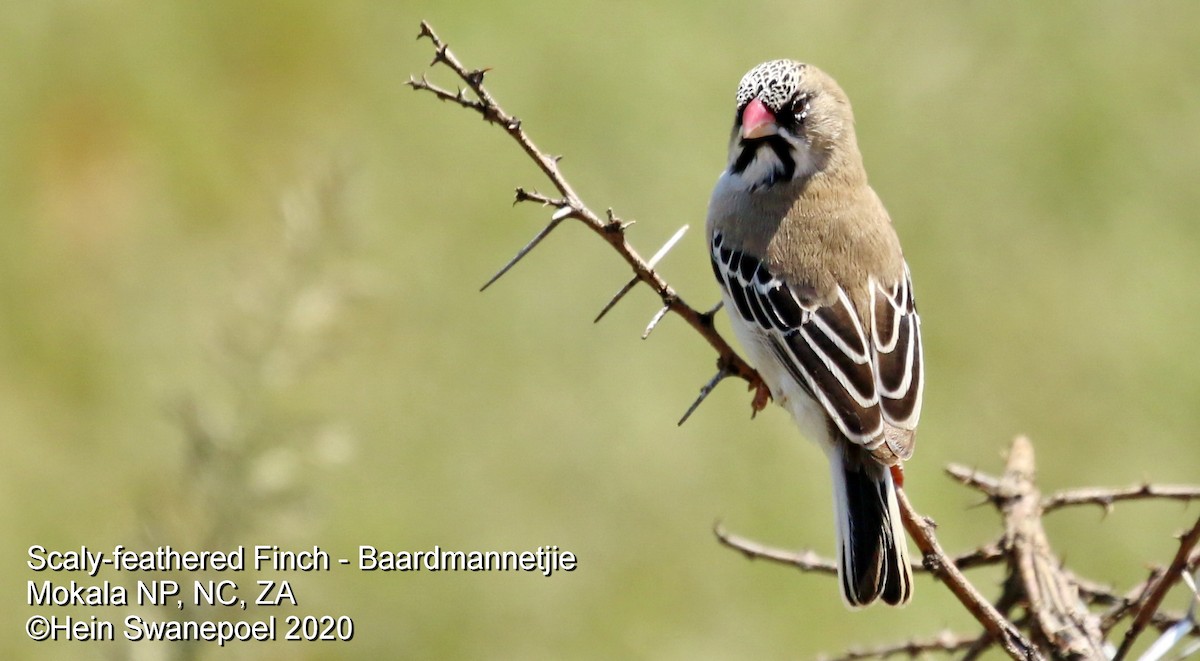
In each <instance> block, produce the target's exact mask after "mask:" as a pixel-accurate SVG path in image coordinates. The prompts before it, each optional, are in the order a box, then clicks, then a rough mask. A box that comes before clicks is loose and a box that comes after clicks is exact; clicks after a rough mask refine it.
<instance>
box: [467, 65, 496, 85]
mask: <svg viewBox="0 0 1200 661" xmlns="http://www.w3.org/2000/svg"><path fill="white" fill-rule="evenodd" d="M491 70H492V69H491V67H484V68H482V69H476V70H474V71H468V72H467V74H466V75H465V76H464V78H466V79H467V82H468V83H470V84H471V86H472V87H479V86H480V85H483V77H484V75H485V74H487V72H489V71H491Z"/></svg>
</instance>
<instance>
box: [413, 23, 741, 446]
mask: <svg viewBox="0 0 1200 661" xmlns="http://www.w3.org/2000/svg"><path fill="white" fill-rule="evenodd" d="M417 38H418V39H428V40H429V41H430V42H432V43H433V47H434V57H433V61H432V62H431V63H430V66H436V65H439V64H440V65H443V66H445V67H446V68H448V69H450V70H451V71H452V72H453V73H454V74H455V75H456V76H457V77H458V78H459V80H461V81H462V82H463V83H464V84H465V85H466V87H465V88H460V89H458V90H456V91H450V90H448V89H445V88H443V87H440V86H438V85H436V84H434V83H432V82H430V81H429V79H428V78H427V77H426V76H425V75H422V76H421V77H420V78H410V79H409V80H408V86H409V87H411V88H413V89H414V90H417V91H423V92H428V93H430V94H432V95H434V96H435V97H436V98H438V99H440V100H442V101H447V102H450V103H454V104H456V105H458V106H461V107H463V108H466V109H468V110H471V111H474V112H476V113H478V114H479V116H480V117H481V118H482V119H483V120H484V121H486V122H489V123H491V124H495V125H497V126H499V127H500V128H502V129H503V130H504V132H505V133H507V134H508V135H509V137H511V138H512V139H513V140H514V141H516V143H517V144H518V145H520V147H521V149H522V150H523V151H524V152H525V154H526V155H527V156H529V158H530V159H531V160H533V162H534V164H536V165H537V167H538V169H540V170H541V171H542V174H544V175H545V176H546V178H547V179H549V180H550V183H551V185H553V186H554V188H555V190H557V191H558V194H559V197H549V196H546V195H542V194H540V193H537V192H530V191H526V190H524V189H520V188H519V189H517V195H516V201H517V202H535V203H539V204H543V205H549V206H553V207H554V208H555V209H556V211H555V213H554V215H553V216H552V217H551V220H550V222H549V224H548V225H546V227H545V228H543V229H542V230H541V231H540V232H539V233H538V234H537V236H535V237H534V238H533V240H531V241H530V242H529V243H528V244H527V245H526V246H525V247H524V248H522V249H521V250H520V251H519V252H518V253H517V254H516V256H515V257H513V258H512V259H511V260H509V262H508V263H507V264H505V265H504V267H503V268H501V269H500V271H499V272H497V273H496V275H494V276H492V278H491V279H489V280H488V281H487V283H486V284H485V285H484V288H485V289H486V288H487V287H488V286H489V285H491V284H492V283H493V282H495V281H496V280H498V279H499V278H500V277H501V276H503V275H504V274H505V273H507V272H508V271H509V269H511V268H512V267H513V266H514V265H515V264H516V263H517V262H518V261H520V260H521V258H523V257H524V256H525V255H527V254H529V252H530V251H531V250H533V249H534V248H535V247H537V245H538V244H539V243H540V242H541V240H542V239H544V238H545V237H546V236H547V235H548V234H549V233H550V232H551V231H553V230H554V228H555V227H557V226H558V225H559V224H560V223H561V221H563V220H565V219H567V218H571V219H574V220H578V221H580V222H581V223H583V224H584V225H585V226H586V227H587V228H588V229H590V230H592V231H593V232H595V233H596V234H598V235H600V236H601V237H603V238H604V240H605V241H607V242H608V243H609V245H611V246H612V247H613V249H614V250H616V252H617V254H619V255H620V256H621V257H622V259H624V260H625V263H626V264H628V265H629V267H630V268H632V269H633V279H632V280H631V281H630V283H629V284H628V285H626V286H625V287H624V288H622V289H621V290H620V291H619V292H618V293H617V295H616V296H614V297H613V299H612V300H611V301H610V302H609V304H608V305H606V306H605V308H604V310H602V311H601V313H600V315H599V316H598V317H597V318H596V320H597V321H599V320H600V318H602V317H603V316H604V314H605V313H606V312H607V311H608V310H609V309H610V308H611V307H612V306H613V305H615V304H616V302H617V301H619V300H620V299H621V298H622V297H623V296H624V294H625V293H627V292H628V290H629V289H631V288H632V287H633V286H634V285H636V284H637V283H638V282H641V283H644V284H646V285H647V286H649V287H650V288H651V289H653V290H654V292H655V293H656V294H658V297H659V298H660V299H661V300H662V304H663V307H664V308H666V309H667V310H668V311H670V312H674V313H675V314H677V315H679V316H680V317H682V318H683V320H684V321H686V322H687V323H688V325H689V326H691V327H692V328H693V329H695V330H696V332H698V333H699V334H700V336H701V337H703V338H704V339H705V340H706V341H707V342H708V344H709V345H710V346H711V347H712V348H713V349H714V350H715V351H716V352H717V356H718V359H717V364H718V367H719V368H720V370H721V373H722V374H723V375H724V376H735V377H738V378H741V379H745V380H746V381H747V382H748V383H750V384H751V386H758V385H759V384H761V383H762V380H761V378H760V377H759V376H758V373H757V372H755V371H754V369H753V368H752V367H750V365H749V364H748V363H746V361H745V360H744V359H743V358H742V357H741V356H740V355H738V354H737V352H736V351H734V350H733V348H732V347H731V346H730V345H729V343H728V342H727V341H726V340H725V338H724V337H723V336H722V335H721V334H720V333H718V332H717V329H716V326H715V325H714V324H713V315H712V314H711V313H709V312H701V311H699V310H697V309H695V308H693V307H691V306H690V305H688V304H687V303H686V302H685V301H684V300H683V299H682V298H681V297H680V296H679V294H678V293H676V292H675V290H674V289H673V288H672V287H671V286H670V285H669V284H667V281H666V280H664V279H663V278H662V276H660V275H659V273H658V272H657V271H655V270H654V266H655V261H656V260H654V259H651V260H644V259H642V257H641V256H640V255H639V254H638V252H637V251H636V250H634V248H633V246H631V245H630V244H629V242H628V241H627V240H626V237H625V234H626V230H627V229H628V227H629V225H630V224H629V223H624V222H621V221H620V220H618V219H617V218H616V217H614V216H613V215H612V212H611V211H609V213H608V214H606V217H601V216H600V215H599V214H597V213H596V212H594V211H592V209H591V208H590V207H588V206H587V205H585V204H584V203H583V201H582V199H581V198H580V197H579V195H578V194H576V192H575V190H574V188H572V187H571V184H570V183H569V182H568V181H567V179H566V177H565V176H563V174H562V171H561V170H560V169H559V158H558V157H553V156H550V155H548V154H547V153H546V152H544V151H542V150H541V149H540V148H539V147H538V146H537V145H536V144H535V143H534V142H533V139H532V138H531V137H530V136H529V134H528V133H526V132H525V130H524V129H523V128H522V126H521V120H520V119H518V118H517V117H515V116H514V115H512V114H510V113H508V112H507V111H505V110H504V109H503V108H502V107H501V106H500V105H499V104H498V103H497V102H496V100H495V98H493V97H492V95H491V93H490V92H489V91H488V90H487V88H486V87H485V86H484V84H483V80H484V76H485V75H486V74H487V72H488V70H487V69H468V68H467V67H466V66H465V65H463V64H462V62H461V61H460V60H459V59H458V57H457V56H456V55H455V54H454V53H453V52H452V51H451V50H450V48H449V46H448V45H447V44H446V43H445V42H444V41H442V40H441V38H439V37H438V36H437V34H436V33H435V32H434V31H433V28H432V27H430V25H429V24H428V23H426V22H425V21H422V22H421V31H420V33H419V34H418V35H417ZM679 236H681V234H680V233H677V234H676V236H675V237H674V238H673V239H672V240H671V241H669V242H668V245H667V246H664V250H663V251H661V254H659V255H658V257H662V255H663V254H665V251H666V250H669V249H670V247H671V246H673V245H674V243H675V241H677V240H678V238H679ZM662 314H665V313H662ZM660 318H661V317H660ZM653 325H654V324H652V325H651V326H650V328H651V329H652V328H653ZM647 334H648V331H647ZM722 378H723V377H722ZM717 381H720V379H718V380H717ZM715 384H716V381H714V382H710V384H709V386H706V390H705V391H704V394H705V395H707V392H708V391H710V390H711V388H712V387H713V386H715ZM703 399H704V397H701V398H700V399H699V400H697V404H694V405H693V407H692V409H690V410H689V411H688V414H687V415H685V416H684V418H683V419H684V420H686V419H687V417H688V415H690V414H691V411H692V410H694V409H695V406H697V405H698V402H699V401H703ZM681 422H682V421H681Z"/></svg>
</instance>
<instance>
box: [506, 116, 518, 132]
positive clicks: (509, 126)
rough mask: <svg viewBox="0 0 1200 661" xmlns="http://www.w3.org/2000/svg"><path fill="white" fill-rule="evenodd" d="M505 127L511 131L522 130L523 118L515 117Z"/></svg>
mask: <svg viewBox="0 0 1200 661" xmlns="http://www.w3.org/2000/svg"><path fill="white" fill-rule="evenodd" d="M505 127H506V128H507V129H508V130H509V131H520V130H521V120H519V119H517V118H516V117H514V118H513V119H512V121H511V122H509V123H508V124H507V125H505Z"/></svg>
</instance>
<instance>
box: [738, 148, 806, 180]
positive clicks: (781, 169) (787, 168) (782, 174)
mask: <svg viewBox="0 0 1200 661" xmlns="http://www.w3.org/2000/svg"><path fill="white" fill-rule="evenodd" d="M741 145H742V151H741V152H740V153H739V154H738V157H737V160H735V161H734V162H733V168H732V172H733V174H742V173H743V172H745V171H746V168H748V167H750V164H751V163H753V162H754V158H755V157H756V156H757V155H758V154H759V152H760V150H763V149H770V150H771V151H772V152H773V153H774V154H775V158H777V159H778V163H777V164H776V165H775V168H774V169H773V170H772V171H771V173H770V174H769V175H768V176H767V177H766V179H764V180H763V181H760V182H755V184H754V186H755V188H758V187H764V186H772V185H774V184H776V183H779V182H781V181H791V179H792V177H794V176H795V175H796V159H795V158H794V157H793V156H792V150H791V146H790V145H789V144H788V141H787V140H786V139H784V138H783V137H781V136H778V135H769V136H767V137H765V138H758V139H756V140H743V141H742V143H741Z"/></svg>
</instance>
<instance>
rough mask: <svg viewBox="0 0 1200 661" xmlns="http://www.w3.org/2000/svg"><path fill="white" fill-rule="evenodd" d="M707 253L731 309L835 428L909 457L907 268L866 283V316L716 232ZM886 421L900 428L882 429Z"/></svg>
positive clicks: (911, 396) (915, 369)
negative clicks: (897, 278) (823, 299)
mask: <svg viewBox="0 0 1200 661" xmlns="http://www.w3.org/2000/svg"><path fill="white" fill-rule="evenodd" d="M711 253H712V261H713V272H714V273H715V274H716V276H717V280H718V282H720V283H721V285H722V286H723V287H724V288H725V289H726V291H728V292H729V297H730V298H731V299H732V300H733V303H734V306H733V307H735V308H736V310H732V311H731V312H734V313H735V314H737V315H738V316H740V317H741V318H742V319H743V320H745V321H746V322H748V323H750V324H752V325H754V326H755V327H756V328H757V329H758V330H759V332H760V333H762V335H763V336H764V337H765V338H766V339H767V340H768V346H770V347H771V350H772V351H773V352H774V354H775V357H776V358H777V359H778V360H779V361H780V363H781V364H783V365H784V366H785V367H786V369H787V372H788V374H790V375H791V376H792V378H793V379H795V381H796V383H797V384H799V385H800V387H801V388H803V389H804V390H805V391H806V392H807V393H808V394H809V395H811V396H812V397H813V399H815V400H816V401H817V402H819V403H820V405H821V406H822V408H824V409H825V412H826V413H827V414H828V415H829V417H830V419H831V420H832V421H833V423H834V424H835V425H836V427H837V428H838V430H839V431H840V432H841V433H842V434H844V435H845V436H846V437H847V438H848V439H850V440H851V441H853V442H854V443H857V444H860V445H863V446H865V447H866V448H867V449H871V450H873V449H875V448H878V447H879V446H880V445H881V444H883V443H884V442H885V440H887V441H888V442H889V446H890V447H892V449H893V451H894V452H895V454H897V456H900V457H901V458H907V457H908V455H909V454H911V445H912V443H911V437H912V433H911V432H912V430H914V429H915V428H916V422H917V417H918V416H919V414H920V408H921V386H922V379H923V376H924V375H923V369H922V355H921V338H920V322H919V320H918V318H917V313H916V307H915V305H914V304H913V299H912V285H911V283H910V282H909V278H908V272H907V269H906V271H905V279H904V281H903V282H899V283H896V284H895V285H893V286H891V288H889V289H885V288H883V287H881V286H879V285H877V284H875V283H874V282H872V283H871V311H870V316H869V318H868V319H866V320H864V319H863V317H862V316H861V315H859V314H858V312H857V311H856V310H855V307H854V304H853V302H852V301H851V300H850V298H849V296H847V295H846V292H845V291H843V290H842V289H840V288H839V289H838V291H837V297H836V299H835V300H834V301H833V302H832V303H830V304H828V305H821V304H820V303H818V302H817V301H816V300H815V298H814V297H813V296H809V295H806V293H807V292H805V291H804V290H803V289H802V288H801V287H797V286H795V285H794V284H793V283H789V282H786V281H785V280H783V279H781V278H779V277H777V276H776V275H775V274H773V273H772V272H771V271H770V269H768V268H767V265H766V264H764V263H762V262H761V261H759V260H758V259H757V258H755V257H753V256H752V255H749V254H746V253H744V252H741V251H740V250H735V249H733V248H731V247H728V246H726V245H724V239H723V237H722V235H721V234H720V233H719V232H718V233H715V234H714V235H713V239H712V251H711ZM864 321H869V325H867V326H864ZM886 427H892V428H898V429H896V430H895V431H899V432H900V433H899V434H896V433H889V434H885V428H886Z"/></svg>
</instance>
